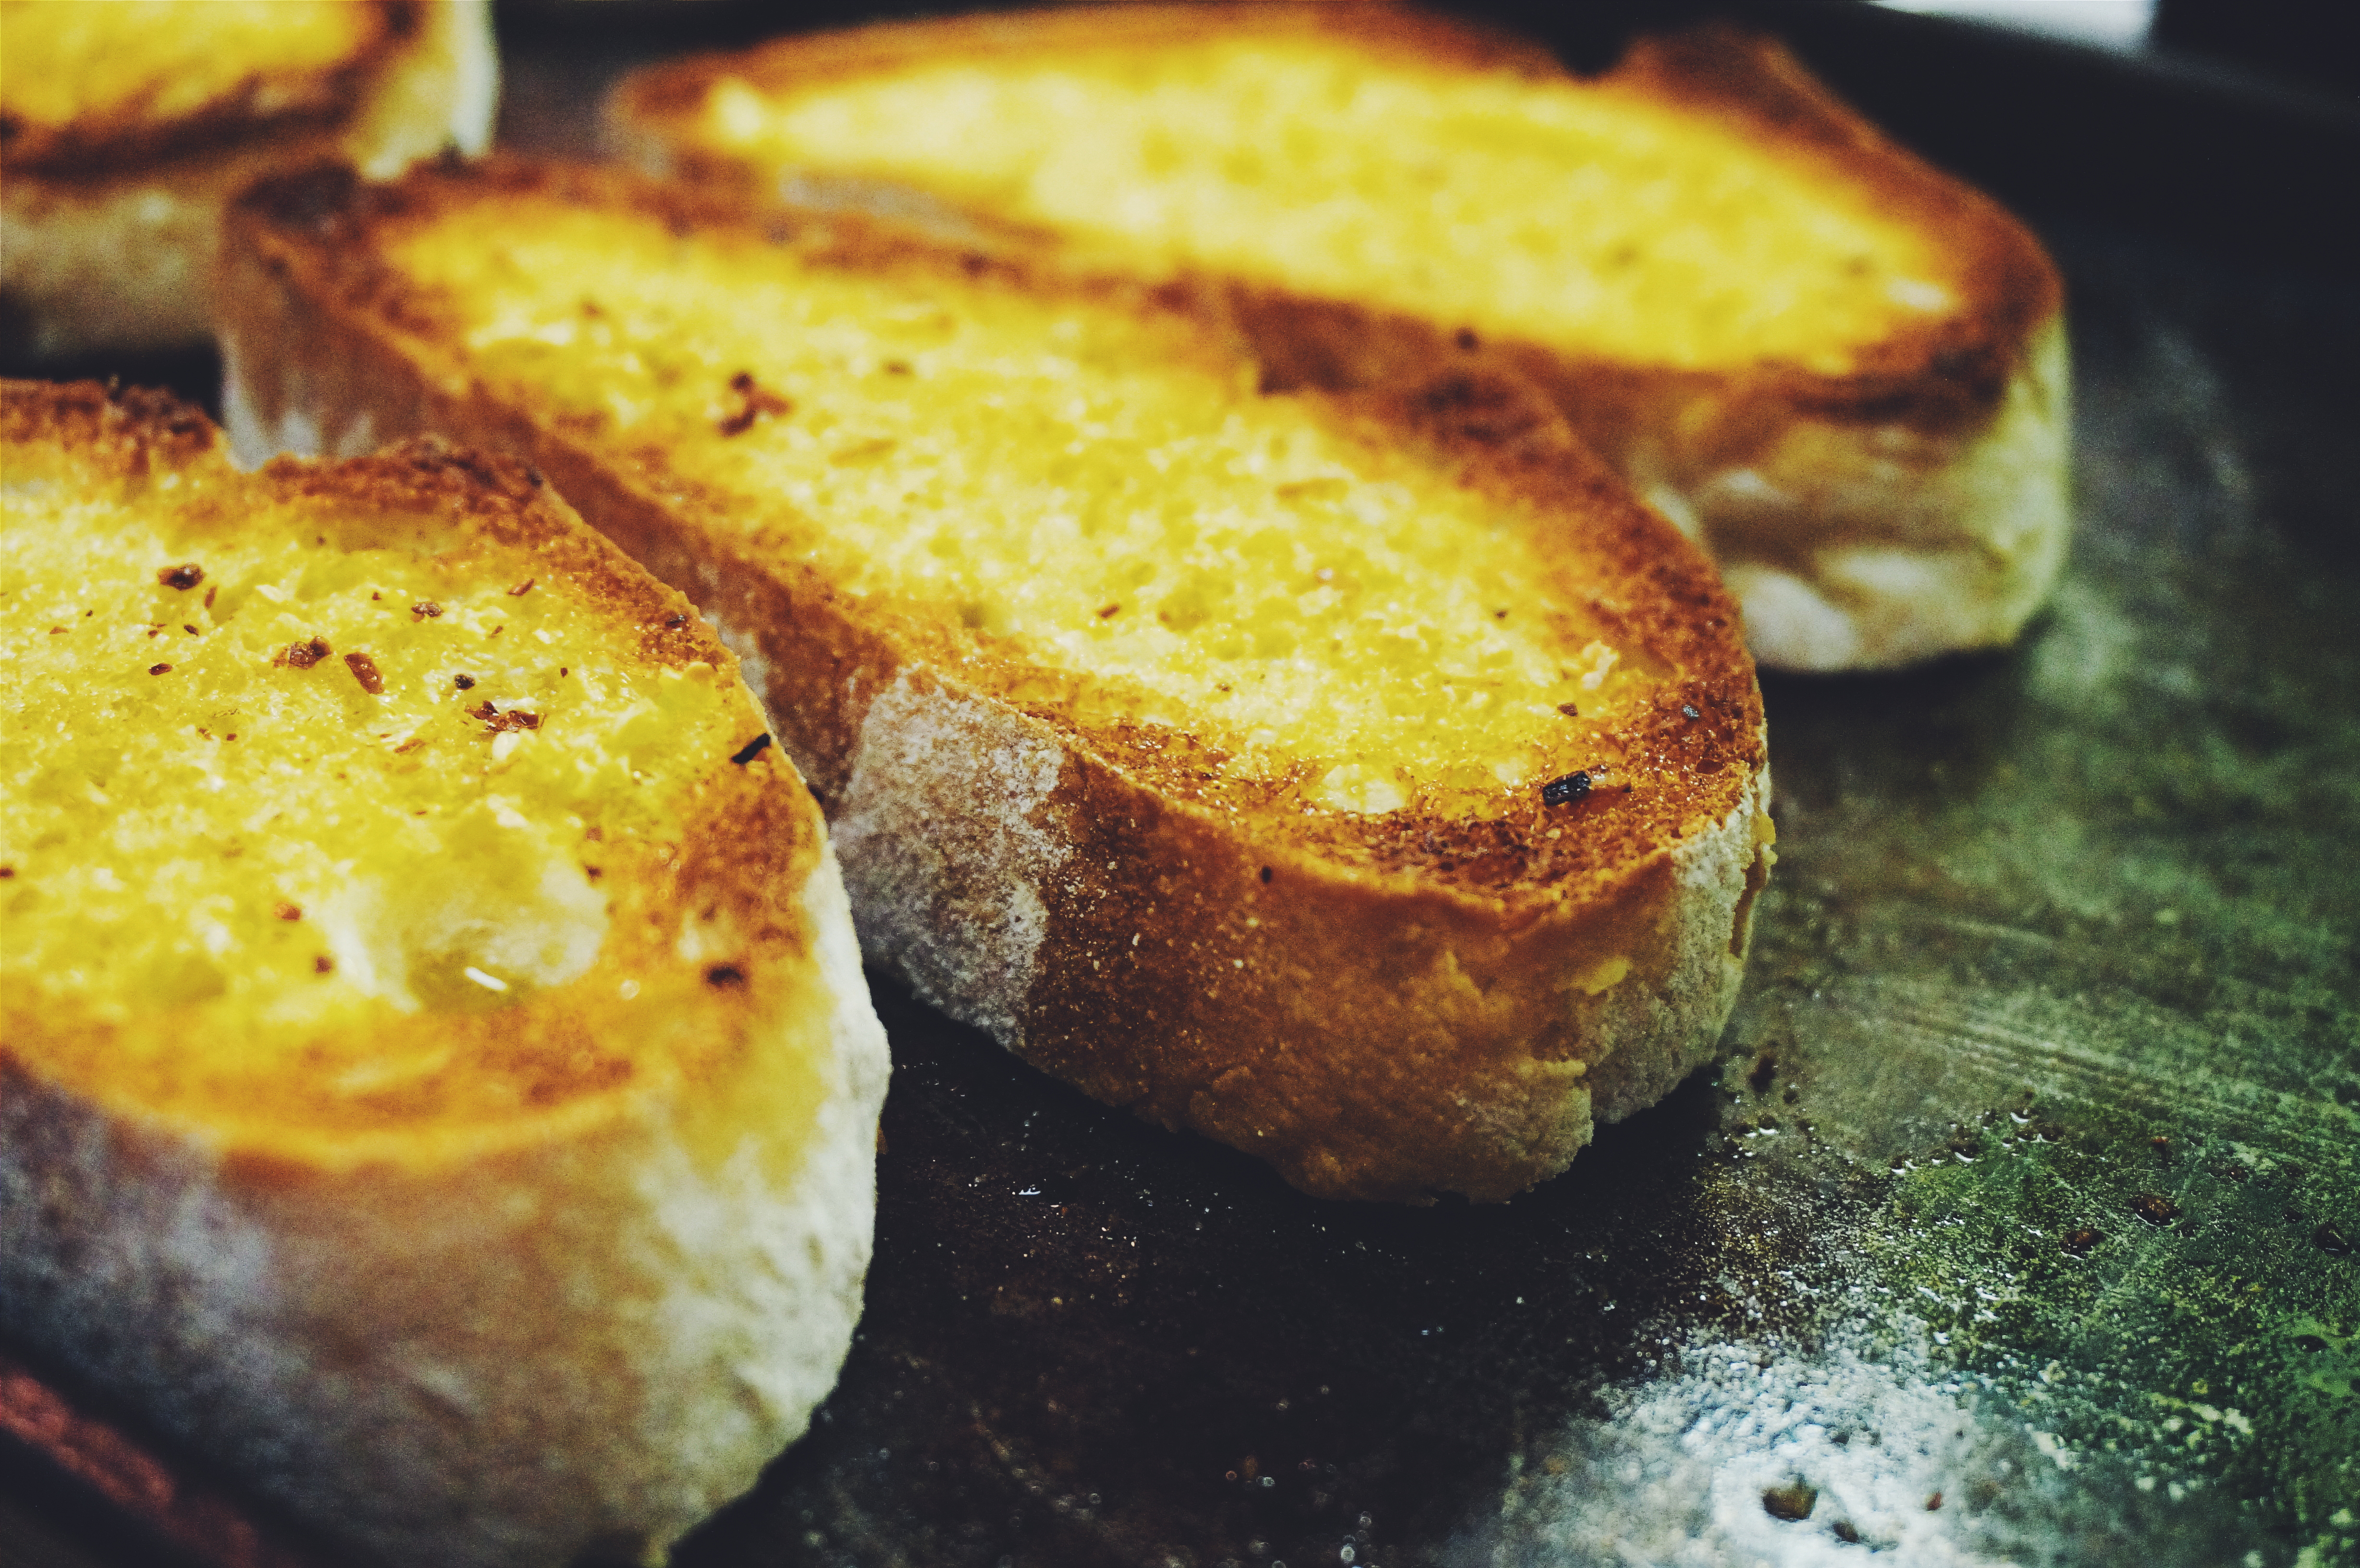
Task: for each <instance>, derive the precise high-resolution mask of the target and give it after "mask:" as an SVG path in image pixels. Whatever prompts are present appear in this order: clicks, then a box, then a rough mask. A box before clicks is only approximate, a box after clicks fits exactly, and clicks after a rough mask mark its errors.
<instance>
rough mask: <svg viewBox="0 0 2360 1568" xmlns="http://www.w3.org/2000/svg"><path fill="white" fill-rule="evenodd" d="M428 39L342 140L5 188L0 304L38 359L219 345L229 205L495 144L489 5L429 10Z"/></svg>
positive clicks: (476, 1) (28, 179)
mask: <svg viewBox="0 0 2360 1568" xmlns="http://www.w3.org/2000/svg"><path fill="white" fill-rule="evenodd" d="M429 16H430V20H429V23H428V26H427V28H426V31H425V33H424V35H423V36H422V37H421V38H419V39H418V41H417V42H416V44H415V45H413V46H412V47H410V48H409V49H405V50H404V51H403V53H402V55H401V57H400V59H399V60H398V61H397V62H396V63H395V64H394V65H393V66H392V68H391V69H389V70H388V71H387V72H386V74H385V76H384V77H383V78H381V79H380V80H379V81H378V82H377V83H376V84H375V87H374V90H373V93H372V95H371V97H370V99H369V101H368V102H367V103H366V104H365V105H363V107H362V109H361V111H360V113H359V114H357V115H356V116H355V119H354V121H353V123H352V124H350V125H347V126H346V127H345V128H344V130H342V131H340V132H332V133H311V134H307V135H305V136H300V137H297V138H294V139H292V140H286V139H281V140H277V141H268V140H266V141H262V142H259V143H257V144H253V145H246V146H242V147H235V148H232V149H230V150H228V151H226V152H223V151H218V150H217V151H214V152H212V153H209V154H195V155H191V156H184V157H181V158H173V159H170V160H169V161H166V162H163V163H159V164H157V165H155V166H153V167H151V168H149V169H144V170H141V171H138V172H137V173H131V174H118V175H114V176H108V177H103V178H93V179H89V180H71V179H56V178H50V177H47V176H43V175H38V174H27V173H22V172H18V171H15V170H12V171H10V173H9V175H8V177H7V179H6V180H5V182H0V233H5V234H6V236H7V241H6V244H5V246H0V301H5V305H6V308H7V309H6V314H7V315H8V316H9V317H14V318H16V321H12V322H11V323H10V326H9V331H10V332H12V333H14V332H22V333H23V337H22V340H21V341H18V342H11V343H8V344H6V347H7V348H8V350H9V351H10V352H11V353H13V354H22V355H24V356H25V357H26V358H27V359H33V360H41V359H56V358H63V357H65V356H67V355H70V354H85V353H91V352H95V351H104V350H132V349H164V348H181V347H187V346H191V345H194V344H199V343H204V342H205V341H207V340H208V339H209V338H210V337H211V336H212V335H213V308H212V287H213V256H214V253H215V250H216V248H217V246H218V244H219V236H220V234H221V226H222V214H223V212H224V211H225V210H226V209H227V207H228V205H229V201H230V199H231V198H232V197H234V196H235V195H236V194H237V193H238V192H239V191H243V190H245V189H246V187H247V186H248V185H251V184H252V183H254V181H255V180H258V179H260V178H261V177H262V176H263V175H265V174H267V173H269V172H271V171H273V170H276V169H296V168H300V167H302V166H304V165H306V164H309V163H311V162H314V161H317V160H319V159H322V158H338V159H342V160H344V161H345V162H348V163H350V164H352V165H353V166H354V167H355V168H356V169H360V170H361V171H362V172H364V173H366V174H367V175H369V176H370V177H371V178H373V179H380V180H381V179H389V178H391V177H392V176H393V175H396V174H398V173H399V172H400V171H401V170H402V169H404V168H405V167H407V166H408V165H409V164H410V163H412V162H414V161H415V160H417V159H419V158H428V157H432V155H433V154H434V153H436V152H438V151H440V150H442V148H443V147H444V146H445V145H450V146H455V147H458V148H460V150H462V151H464V152H467V153H479V152H481V151H483V150H484V148H485V147H486V146H487V145H488V144H489V142H490V140H491V129H492V112H493V110H494V108H495V107H496V105H497V100H498V95H499V67H498V63H497V59H496V57H495V56H494V54H493V51H492V39H491V32H490V27H489V24H488V22H487V21H486V16H485V13H484V8H483V5H482V0H462V3H460V4H457V5H435V6H432V7H430V9H429Z"/></svg>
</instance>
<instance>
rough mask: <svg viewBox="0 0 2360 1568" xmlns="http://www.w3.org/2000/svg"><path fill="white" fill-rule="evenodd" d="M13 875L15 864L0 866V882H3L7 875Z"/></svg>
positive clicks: (14, 873)
mask: <svg viewBox="0 0 2360 1568" xmlns="http://www.w3.org/2000/svg"><path fill="white" fill-rule="evenodd" d="M15 875H16V867H15V866H0V882H5V881H6V880H8V878H9V877H14V876H15Z"/></svg>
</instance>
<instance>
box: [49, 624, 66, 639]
mask: <svg viewBox="0 0 2360 1568" xmlns="http://www.w3.org/2000/svg"><path fill="white" fill-rule="evenodd" d="M49 635H50V636H51V637H63V636H65V635H66V629H65V627H63V626H51V627H50V628H49Z"/></svg>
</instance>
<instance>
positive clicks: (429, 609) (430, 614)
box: [410, 599, 443, 621]
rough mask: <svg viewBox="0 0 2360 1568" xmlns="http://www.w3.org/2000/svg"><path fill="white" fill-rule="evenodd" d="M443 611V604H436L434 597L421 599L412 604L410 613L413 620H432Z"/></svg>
mask: <svg viewBox="0 0 2360 1568" xmlns="http://www.w3.org/2000/svg"><path fill="white" fill-rule="evenodd" d="M442 613H443V606H442V605H440V604H436V603H435V602H434V601H433V600H432V599H421V600H419V601H418V603H416V604H412V605H410V618H411V619H412V620H420V621H431V620H432V619H433V618H434V617H435V616H437V615H441V614H442Z"/></svg>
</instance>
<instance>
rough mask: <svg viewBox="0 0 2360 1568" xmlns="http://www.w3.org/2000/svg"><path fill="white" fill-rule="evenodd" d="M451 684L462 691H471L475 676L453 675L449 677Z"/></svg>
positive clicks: (473, 686) (473, 687)
mask: <svg viewBox="0 0 2360 1568" xmlns="http://www.w3.org/2000/svg"><path fill="white" fill-rule="evenodd" d="M451 684H452V685H453V686H456V687H457V688H459V690H460V691H474V690H475V677H474V676H472V675H453V677H451Z"/></svg>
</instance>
